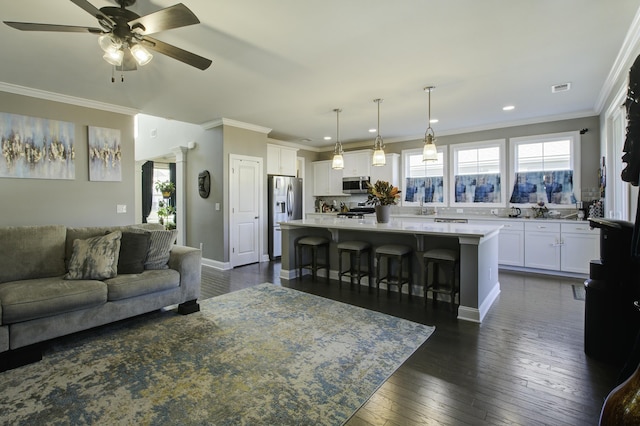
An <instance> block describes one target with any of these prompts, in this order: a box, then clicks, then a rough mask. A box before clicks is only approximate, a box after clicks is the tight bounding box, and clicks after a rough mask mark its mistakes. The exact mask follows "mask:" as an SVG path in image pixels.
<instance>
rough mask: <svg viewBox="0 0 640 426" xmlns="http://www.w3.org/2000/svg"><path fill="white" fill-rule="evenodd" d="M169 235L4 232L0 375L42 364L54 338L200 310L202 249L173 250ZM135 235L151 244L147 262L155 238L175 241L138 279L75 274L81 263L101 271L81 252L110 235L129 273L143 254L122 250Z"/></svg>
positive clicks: (58, 228)
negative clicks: (165, 311)
mask: <svg viewBox="0 0 640 426" xmlns="http://www.w3.org/2000/svg"><path fill="white" fill-rule="evenodd" d="M167 232H168V231H164V228H162V226H161V225H151V224H147V225H135V226H134V225H132V226H121V227H88V228H67V227H65V226H62V225H51V226H25V227H4V228H0V371H3V370H6V369H8V368H14V367H15V366H18V365H22V364H25V363H27V362H33V361H37V360H39V359H41V357H42V355H41V348H40V346H41V345H39V344H38V343H40V342H44V341H46V340H49V339H52V338H55V337H59V336H63V335H66V334H70V333H74V332H77V331H81V330H86V329H89V328H92V327H96V326H100V325H104V324H107V323H110V322H114V321H118V320H121V319H124V318H129V317H132V316H135V315H139V314H143V313H147V312H151V311H154V310H157V309H160V308H163V307H167V306H171V305H176V304H177V305H178V312H180V313H182V314H188V313H191V312H196V311H198V310H199V305H198V303H197V299H198V297H199V296H200V278H201V257H202V255H201V251H200V250H199V249H195V248H191V247H185V246H180V245H175V244H173V241H175V236H174V235H175V234H171V235H167V234H166V233H167ZM174 232H175V231H174ZM137 234H143V235H145V237H144V238H143V240H142V241H143V242H144V241H148V243H147V247H146V250H147V252H146V253H144V255H143V257H144V259H143V262H146V261H148V260H149V259H150V257H151V256H152V254H151V251H152V247H153V246H154V244H155V243H154V242H153V241H154V238H160V236H162V237H163V238H165V237H166V238H165V240H168V239H170V238H173V240H172V241H171V242H170V243H169V244H168V245H167V244H165V245H167V247H166V250H165V253H164V255H165V256H164V258H163V259H161V261H160V263H157V262H156V265H155V266H153V265H151V264H149V263H144V268H143V269H144V270H142V271H138V270H137V269H138V266H136V267H135V268H134V269H136V272H139V273H126V274H122V273H117V275H115V276H112V277H110V278H105V279H86V277H84V276H82V273H80V274H79V275H78V274H76V276H74V275H73V273H72V269H74V268H75V269H76V270H77V264H79V265H80V268H81V269H80V270H81V271H82V270H86V269H87V268H91V267H101V264H100V262H95V259H94V260H93V262H94V264H91V260H87V259H83V258H81V257H78V256H80V255H79V254H78V253H80V248H81V244H82V243H85V242H87V241H95V240H98V241H103V240H104V238H106V237H104V236H105V235H109V236H110V237H109V238H110V240H109V241H107V243H108V244H111V243H113V244H115V241H117V244H118V245H117V248H118V254H116V259H117V260H116V262H117V266H118V267H119V268H121V269H122V270H124V269H125V266H122V265H125V264H126V261H128V260H130V259H129V257H136V256H137V257H139V256H140V248H139V247H138V249H137V252H138V253H137V254H136V255H135V256H134V254H132V253H133V252H132V251H126V250H125V249H126V247H125V246H127V247H129V246H130V245H129V244H125V236H126V237H127V238H131V236H133V237H134V238H139V237H137ZM76 240H77V241H76ZM127 241H130V240H127ZM74 242H75V243H74ZM101 249H102V248H101V247H98V250H101ZM169 250H170V252H169ZM94 251H95V249H94ZM112 251H113V250H112ZM121 254H122V256H120V255H121ZM94 257H95V256H94ZM166 257H168V261H167V259H166ZM78 259H80V261H79V260H78ZM111 260H113V259H111ZM156 260H157V259H156ZM163 262H164V263H163ZM96 265H97V266H96ZM111 266H112V267H115V265H111ZM82 268H84V269H82ZM126 268H127V269H128V268H129V266H126ZM148 268H150V269H148ZM141 269H142V268H141ZM132 270H133V269H132ZM114 272H115V271H114ZM129 272H130V271H129ZM112 275H113V274H112Z"/></svg>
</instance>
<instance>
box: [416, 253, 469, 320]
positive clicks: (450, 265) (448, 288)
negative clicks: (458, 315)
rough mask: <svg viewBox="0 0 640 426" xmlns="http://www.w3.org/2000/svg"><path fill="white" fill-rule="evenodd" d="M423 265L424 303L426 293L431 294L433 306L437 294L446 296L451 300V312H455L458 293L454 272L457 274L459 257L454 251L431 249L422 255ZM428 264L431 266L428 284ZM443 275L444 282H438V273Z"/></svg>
mask: <svg viewBox="0 0 640 426" xmlns="http://www.w3.org/2000/svg"><path fill="white" fill-rule="evenodd" d="M422 260H423V263H424V303H425V305H426V304H427V292H429V291H430V292H431V296H432V297H433V304H434V305H435V304H436V303H437V302H438V294H448V295H449V297H450V300H451V311H452V312H455V296H456V293H459V291H460V290H459V286H458V285H457V284H456V272H459V267H460V256H459V255H458V252H457V251H455V250H449V249H432V250H428V251H426V252H425V253H424V254H423V255H422ZM429 264H433V270H432V280H431V284H429ZM440 268H442V269H443V271H444V273H445V281H444V282H440V271H439V269H440Z"/></svg>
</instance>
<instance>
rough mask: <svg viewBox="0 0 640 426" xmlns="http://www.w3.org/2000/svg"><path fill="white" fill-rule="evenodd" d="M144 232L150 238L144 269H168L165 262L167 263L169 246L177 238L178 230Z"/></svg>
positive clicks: (169, 251) (170, 246) (171, 245)
mask: <svg viewBox="0 0 640 426" xmlns="http://www.w3.org/2000/svg"><path fill="white" fill-rule="evenodd" d="M146 232H147V233H149V236H150V237H151V238H150V240H149V251H148V253H147V260H146V261H145V262H144V269H168V268H169V266H168V265H167V263H169V256H170V253H171V248H172V247H173V244H174V243H175V242H176V239H177V238H178V230H177V229H172V230H170V231H146Z"/></svg>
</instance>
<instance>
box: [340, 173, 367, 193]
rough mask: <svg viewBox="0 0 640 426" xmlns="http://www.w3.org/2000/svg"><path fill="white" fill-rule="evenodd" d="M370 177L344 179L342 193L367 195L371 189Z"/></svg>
mask: <svg viewBox="0 0 640 426" xmlns="http://www.w3.org/2000/svg"><path fill="white" fill-rule="evenodd" d="M369 179H370V178H369V176H356V177H345V178H342V192H345V193H347V194H366V193H367V189H368V188H369V187H368V186H367V184H368V183H369Z"/></svg>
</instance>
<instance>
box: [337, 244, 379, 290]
mask: <svg viewBox="0 0 640 426" xmlns="http://www.w3.org/2000/svg"><path fill="white" fill-rule="evenodd" d="M343 254H348V255H349V268H348V269H345V270H344V271H343V270H342V255H343ZM363 254H366V260H367V270H366V271H363V270H362V255H363ZM371 261H372V258H371V244H369V243H365V242H364V241H344V242H342V243H338V282H339V283H340V287H342V277H343V276H345V275H346V276H348V277H349V283H350V284H351V285H353V279H354V278H355V279H357V280H358V292H360V280H361V279H362V277H367V276H368V277H369V287H371V281H372V280H371V272H372V271H373V265H372V264H371Z"/></svg>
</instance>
